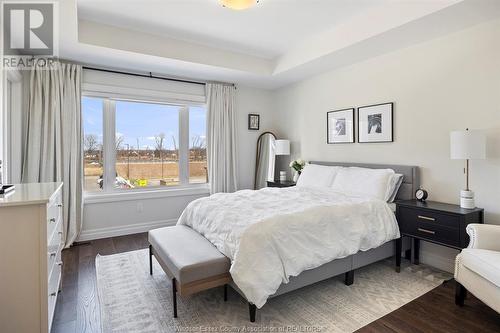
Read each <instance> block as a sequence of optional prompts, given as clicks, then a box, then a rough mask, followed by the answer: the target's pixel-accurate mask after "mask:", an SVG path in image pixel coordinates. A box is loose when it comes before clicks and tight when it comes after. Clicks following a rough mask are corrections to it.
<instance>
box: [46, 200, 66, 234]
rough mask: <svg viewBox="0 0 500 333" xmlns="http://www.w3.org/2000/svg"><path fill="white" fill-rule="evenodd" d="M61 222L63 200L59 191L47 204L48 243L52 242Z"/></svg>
mask: <svg viewBox="0 0 500 333" xmlns="http://www.w3.org/2000/svg"><path fill="white" fill-rule="evenodd" d="M60 220H62V198H61V191H58V192H57V194H56V195H55V196H54V198H53V199H52V200H51V201H50V202H49V203H48V204H47V241H49V242H50V239H51V238H52V235H53V233H54V230H55V228H56V226H57V225H58V223H59V222H60Z"/></svg>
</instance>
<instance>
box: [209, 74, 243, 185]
mask: <svg viewBox="0 0 500 333" xmlns="http://www.w3.org/2000/svg"><path fill="white" fill-rule="evenodd" d="M235 91H236V88H235V87H234V85H229V84H223V83H208V84H207V101H208V103H207V104H208V133H207V134H208V135H207V137H208V147H207V148H208V178H209V182H210V193H211V194H214V193H218V192H234V191H236V190H237V174H236V114H235V110H234V100H235Z"/></svg>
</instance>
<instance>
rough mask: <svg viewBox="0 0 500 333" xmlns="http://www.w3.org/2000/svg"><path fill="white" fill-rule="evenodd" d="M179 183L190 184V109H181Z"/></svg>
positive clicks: (184, 107) (185, 107)
mask: <svg viewBox="0 0 500 333" xmlns="http://www.w3.org/2000/svg"><path fill="white" fill-rule="evenodd" d="M179 182H180V183H181V185H186V184H189V107H187V106H183V107H181V108H180V109H179Z"/></svg>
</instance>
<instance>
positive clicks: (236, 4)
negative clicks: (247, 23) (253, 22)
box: [219, 0, 259, 10]
mask: <svg viewBox="0 0 500 333" xmlns="http://www.w3.org/2000/svg"><path fill="white" fill-rule="evenodd" d="M258 2H259V0H219V3H220V4H221V5H222V6H224V7H227V8H231V9H234V10H243V9H248V8H250V7H252V6H254V5H255V4H257V3H258Z"/></svg>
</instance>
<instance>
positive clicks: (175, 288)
mask: <svg viewBox="0 0 500 333" xmlns="http://www.w3.org/2000/svg"><path fill="white" fill-rule="evenodd" d="M172 301H173V308H174V318H177V287H176V285H175V278H174V279H172Z"/></svg>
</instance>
